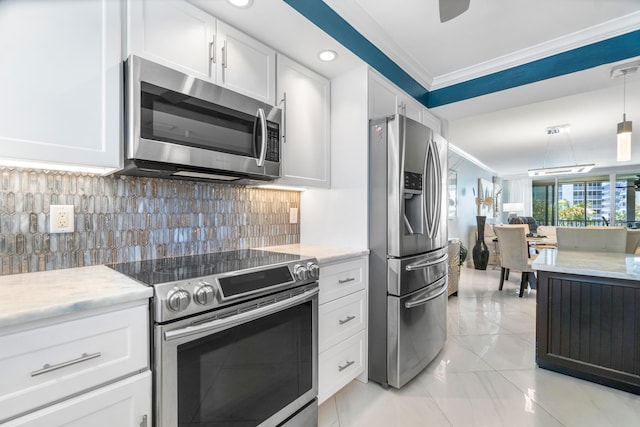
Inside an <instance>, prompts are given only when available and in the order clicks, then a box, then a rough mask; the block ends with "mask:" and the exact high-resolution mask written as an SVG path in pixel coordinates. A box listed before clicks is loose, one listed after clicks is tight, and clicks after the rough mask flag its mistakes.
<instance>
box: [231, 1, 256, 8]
mask: <svg viewBox="0 0 640 427" xmlns="http://www.w3.org/2000/svg"><path fill="white" fill-rule="evenodd" d="M227 1H228V2H229V3H231V4H232V5H233V6H235V7H241V8H243V9H246V8H248V7H251V5H252V4H253V0H227Z"/></svg>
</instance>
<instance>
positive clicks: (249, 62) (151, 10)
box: [127, 0, 276, 105]
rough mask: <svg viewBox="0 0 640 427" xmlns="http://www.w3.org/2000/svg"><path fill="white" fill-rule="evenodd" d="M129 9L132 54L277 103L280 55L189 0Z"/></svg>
mask: <svg viewBox="0 0 640 427" xmlns="http://www.w3.org/2000/svg"><path fill="white" fill-rule="evenodd" d="M127 4H128V25H127V28H128V32H129V37H128V38H129V46H128V49H127V50H128V53H130V54H135V55H138V56H141V57H144V58H146V59H149V60H151V61H154V62H158V63H160V64H163V65H166V66H168V67H171V68H174V69H176V70H179V71H182V72H184V73H186V74H189V75H191V76H194V77H197V78H200V79H203V80H207V81H210V82H212V83H216V84H218V85H220V86H224V87H226V88H228V89H231V90H233V91H236V92H239V93H242V94H244V95H247V96H250V97H252V98H255V99H259V100H261V101H264V102H266V103H268V104H271V105H273V104H274V103H275V98H276V96H275V92H276V91H275V89H276V79H275V73H276V52H275V50H273V49H271V48H270V47H268V46H266V45H264V44H262V43H260V42H259V41H257V40H255V39H253V38H251V37H249V36H247V35H246V34H244V33H242V32H240V31H238V30H236V29H235V28H233V27H231V26H229V25H227V24H225V23H224V22H221V21H219V20H217V19H216V18H215V17H214V16H212V15H210V14H208V13H207V12H205V11H203V10H201V9H199V8H198V7H196V6H194V5H193V4H191V3H188V2H187V1H185V0H128V2H127Z"/></svg>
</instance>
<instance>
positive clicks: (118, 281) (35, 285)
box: [0, 265, 153, 327]
mask: <svg viewBox="0 0 640 427" xmlns="http://www.w3.org/2000/svg"><path fill="white" fill-rule="evenodd" d="M0 292H2V295H4V297H3V298H0V327H6V326H11V325H18V324H24V323H26V322H31V321H36V320H41V319H48V318H53V317H57V316H61V315H65V314H71V313H77V312H82V311H84V310H89V309H93V308H99V307H108V306H110V305H115V304H120V303H125V302H130V301H136V300H141V299H147V298H151V297H152V296H153V289H152V288H149V287H146V286H143V285H141V284H140V283H138V282H136V281H135V280H132V279H130V278H128V277H127V276H125V275H123V274H120V273H118V272H116V271H114V270H112V269H111V268H109V267H106V266H104V265H96V266H91V267H79V268H67V269H62V270H52V271H43V272H35V273H24V274H13V275H7V276H0ZM9 295H13V297H12V298H8V297H7V296H9Z"/></svg>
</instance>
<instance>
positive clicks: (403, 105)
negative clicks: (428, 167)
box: [369, 70, 440, 133]
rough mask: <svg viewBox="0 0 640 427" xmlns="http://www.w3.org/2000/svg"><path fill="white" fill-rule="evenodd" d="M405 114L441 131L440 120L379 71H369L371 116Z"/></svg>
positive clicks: (371, 117)
mask: <svg viewBox="0 0 640 427" xmlns="http://www.w3.org/2000/svg"><path fill="white" fill-rule="evenodd" d="M396 113H399V114H403V115H405V116H407V117H409V118H410V119H413V120H415V121H417V122H419V123H422V124H424V125H427V126H429V127H430V128H432V129H434V130H436V131H437V132H438V133H439V132H440V120H439V119H438V118H437V117H436V116H434V115H433V114H431V113H430V112H429V111H428V110H427V109H426V108H425V107H424V106H423V105H422V104H420V103H419V102H418V101H416V100H415V99H414V98H412V97H411V96H409V95H407V94H406V93H405V92H403V91H402V90H401V89H399V88H398V87H396V86H395V85H394V84H392V83H391V82H389V81H388V80H387V79H385V78H384V77H382V76H381V75H379V74H378V73H376V72H374V71H372V70H370V71H369V118H370V119H379V118H382V117H386V116H392V115H394V114H396Z"/></svg>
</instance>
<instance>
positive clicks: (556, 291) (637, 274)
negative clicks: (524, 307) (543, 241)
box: [533, 249, 640, 394]
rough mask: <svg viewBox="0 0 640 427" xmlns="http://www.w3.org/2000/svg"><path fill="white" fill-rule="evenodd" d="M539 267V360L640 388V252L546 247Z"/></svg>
mask: <svg viewBox="0 0 640 427" xmlns="http://www.w3.org/2000/svg"><path fill="white" fill-rule="evenodd" d="M533 268H534V269H535V270H537V275H538V290H537V309H536V347H537V348H536V362H537V364H538V366H539V367H541V368H545V369H549V370H552V371H556V372H560V373H563V374H567V375H571V376H574V377H578V378H582V379H585V380H589V381H593V382H596V383H599V384H604V385H607V386H610V387H615V388H618V389H621V390H625V391H628V392H631V393H635V394H640V256H638V255H630V254H622V253H602V252H572V251H558V250H556V249H546V250H544V251H542V253H541V254H540V255H539V256H538V257H537V258H536V260H535V261H534V263H533Z"/></svg>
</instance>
